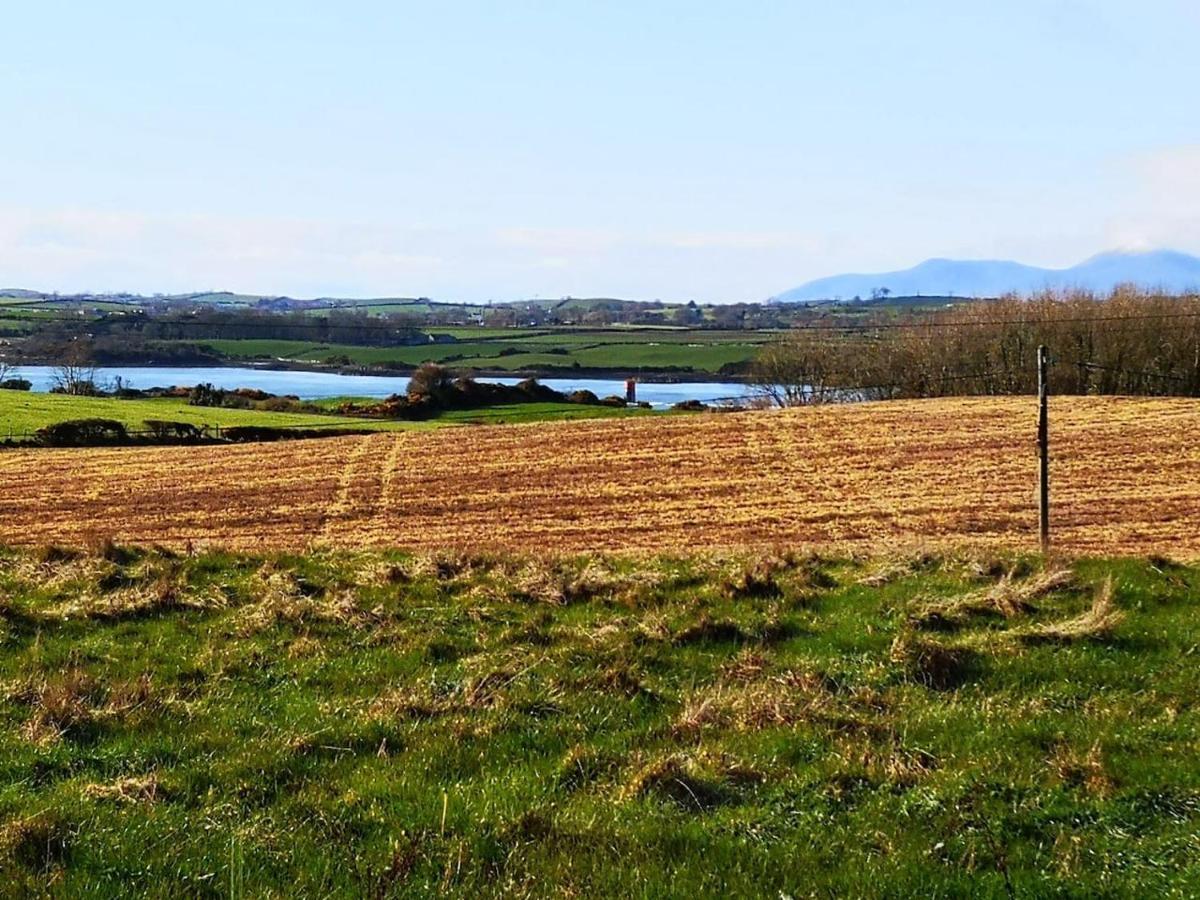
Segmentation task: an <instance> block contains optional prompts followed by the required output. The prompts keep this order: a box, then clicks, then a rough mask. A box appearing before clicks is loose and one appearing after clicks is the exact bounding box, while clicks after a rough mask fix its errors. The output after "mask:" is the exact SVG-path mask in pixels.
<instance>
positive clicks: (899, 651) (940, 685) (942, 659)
mask: <svg viewBox="0 0 1200 900" xmlns="http://www.w3.org/2000/svg"><path fill="white" fill-rule="evenodd" d="M889 658H890V659H891V661H892V662H893V663H895V664H896V665H898V666H899V667H900V668H901V670H902V671H903V673H904V677H905V678H907V679H908V680H909V681H915V682H917V683H918V684H923V685H925V686H926V687H928V688H933V689H934V690H952V689H953V688H956V687H958V686H959V685H961V684H963V683H964V682H965V681H966V680H967V679H968V678H969V677H970V675H971V671H972V669H973V668H974V665H975V662H976V654H975V652H974V651H972V650H970V649H969V648H966V647H952V646H948V645H946V644H943V643H940V642H938V641H933V640H929V639H928V638H923V637H921V636H919V635H917V634H915V633H914V632H912V631H909V630H904V631H902V632H901V633H900V634H898V635H897V636H896V639H895V640H894V641H893V642H892V647H891V651H890V653H889Z"/></svg>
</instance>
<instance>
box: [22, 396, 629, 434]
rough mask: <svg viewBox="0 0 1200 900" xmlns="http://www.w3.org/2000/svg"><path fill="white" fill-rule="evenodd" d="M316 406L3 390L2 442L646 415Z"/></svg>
mask: <svg viewBox="0 0 1200 900" xmlns="http://www.w3.org/2000/svg"><path fill="white" fill-rule="evenodd" d="M362 402H365V403H370V402H373V401H371V400H364V401H362ZM316 405H318V406H327V407H330V413H329V414H323V413H319V414H307V413H283V412H265V411H261V410H246V409H223V408H221V407H214V406H191V405H189V404H188V402H187V401H186V400H171V399H154V400H118V399H115V398H112V397H68V396H66V395H64V394H41V393H33V392H30V391H0V440H4V439H5V438H7V437H8V436H9V435H18V436H19V435H28V434H32V433H33V432H34V431H36V430H37V429H39V428H42V427H44V426H46V425H50V424H53V423H55V422H63V421H66V420H67V419H83V418H103V419H115V420H116V421H118V422H122V423H124V424H125V426H126V427H127V428H130V429H141V428H144V427H145V421H146V420H147V419H165V420H169V421H173V422H188V423H190V424H192V425H213V426H220V427H222V428H227V427H229V426H231V425H271V426H275V427H293V428H300V427H304V428H311V427H319V428H335V427H339V428H365V429H369V430H373V431H397V430H399V431H421V430H426V429H429V428H434V427H437V426H439V425H463V424H476V423H492V424H505V423H515V422H544V421H562V420H573V419H595V418H606V417H610V416H620V415H637V414H645V412H646V411H644V410H625V409H621V408H613V407H607V406H581V405H579V404H575V403H512V404H503V405H500V406H491V407H485V408H482V409H471V410H452V411H449V412H446V413H443V414H442V415H440V416H438V417H437V418H435V419H429V420H426V421H421V422H401V421H394V420H391V421H389V420H380V419H362V418H351V417H346V416H337V415H333V414H332V413H333V409H332V404H331V403H320V402H319V403H317V404H316Z"/></svg>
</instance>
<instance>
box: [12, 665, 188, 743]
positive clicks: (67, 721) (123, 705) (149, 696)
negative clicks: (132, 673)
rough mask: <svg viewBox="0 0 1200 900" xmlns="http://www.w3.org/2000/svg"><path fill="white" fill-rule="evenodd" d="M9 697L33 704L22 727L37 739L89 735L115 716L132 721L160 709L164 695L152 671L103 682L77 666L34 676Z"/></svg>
mask: <svg viewBox="0 0 1200 900" xmlns="http://www.w3.org/2000/svg"><path fill="white" fill-rule="evenodd" d="M9 698H10V699H12V700H15V701H17V702H19V703H21V704H23V705H25V706H27V707H29V709H30V711H31V712H30V716H29V718H28V719H27V720H26V722H25V725H24V728H23V733H24V735H25V737H26V739H28V740H30V741H32V742H33V743H36V744H50V743H54V742H55V741H57V740H60V739H62V738H70V739H73V740H84V739H87V738H88V737H90V736H92V734H93V733H94V732H95V731H96V730H97V729H99V728H101V727H104V726H105V725H108V724H111V723H113V722H122V723H128V722H131V721H135V720H137V719H139V718H141V717H144V716H146V715H152V714H155V713H157V712H159V711H160V710H161V709H162V708H163V707H164V706H165V705H166V702H167V701H166V700H164V698H162V697H160V696H159V694H158V692H157V690H156V689H155V688H154V685H153V683H152V682H151V680H150V676H149V675H145V674H144V675H142V676H140V677H138V678H134V679H132V680H129V681H117V682H114V683H112V684H109V685H104V684H102V683H101V682H100V681H98V680H97V679H95V678H93V677H92V676H91V675H88V674H87V673H85V672H83V671H82V670H80V669H78V668H71V669H68V670H67V671H66V672H64V673H62V674H60V675H57V676H53V677H50V678H43V679H41V680H40V681H29V682H26V683H25V684H24V685H22V686H20V687H18V688H17V689H16V690H15V691H11V692H10V693H9Z"/></svg>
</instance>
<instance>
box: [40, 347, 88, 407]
mask: <svg viewBox="0 0 1200 900" xmlns="http://www.w3.org/2000/svg"><path fill="white" fill-rule="evenodd" d="M98 375H99V370H98V369H97V367H96V364H95V362H94V361H93V360H92V355H91V352H90V351H89V349H88V348H87V346H86V345H84V344H82V343H78V342H76V343H72V344H71V345H70V347H69V348H68V349H67V351H66V352H65V353H64V354H63V358H62V362H60V363H59V364H58V365H57V366H55V367H54V374H53V375H52V376H51V377H50V383H51V385H52V387H51V390H52V391H54V392H55V393H58V394H71V395H73V396H76V397H94V396H96V395H97V394H99V393H100V388H99V387H98V386H97V384H96V379H97V377H98Z"/></svg>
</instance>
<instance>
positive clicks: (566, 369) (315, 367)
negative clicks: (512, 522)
mask: <svg viewBox="0 0 1200 900" xmlns="http://www.w3.org/2000/svg"><path fill="white" fill-rule="evenodd" d="M60 364H61V361H59V360H37V361H35V360H27V361H22V362H14V363H12V365H13V367H14V368H15V369H17V370H18V371H19V370H20V369H21V367H22V366H50V367H53V366H57V365H60ZM116 368H120V369H261V370H264V371H269V372H314V373H318V374H325V375H346V376H355V375H365V376H369V377H374V378H411V377H412V375H413V373H414V372H415V371H416V370H417V367H416V366H410V367H407V368H403V369H400V368H397V369H392V368H383V367H373V366H329V365H324V364H323V363H312V362H300V361H292V360H280V359H274V360H261V359H247V360H240V361H233V360H220V361H215V360H206V361H203V362H180V361H155V362H124V361H122V362H104V363H97V364H96V369H97V370H98V371H100V372H103V371H104V370H105V369H116ZM443 368H445V369H447V370H448V371H450V372H452V373H454V374H455V375H462V376H463V377H467V378H475V379H488V378H517V379H523V378H535V379H538V380H543V379H547V378H556V379H570V378H586V379H594V380H601V381H604V380H612V381H624V380H626V379H629V378H633V379H635V380H636V381H637V382H638V383H640V384H708V383H722V382H724V383H729V384H749V383H750V378H749V376H748V375H745V374H728V375H726V374H722V373H719V372H696V371H673V370H664V369H653V370H649V371H634V370H631V369H618V368H598V367H594V366H592V367H582V366H581V367H574V366H563V367H562V368H554V369H544V368H536V369H497V368H490V369H489V368H484V369H476V368H471V367H462V366H454V365H447V366H444V367H443Z"/></svg>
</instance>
